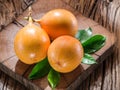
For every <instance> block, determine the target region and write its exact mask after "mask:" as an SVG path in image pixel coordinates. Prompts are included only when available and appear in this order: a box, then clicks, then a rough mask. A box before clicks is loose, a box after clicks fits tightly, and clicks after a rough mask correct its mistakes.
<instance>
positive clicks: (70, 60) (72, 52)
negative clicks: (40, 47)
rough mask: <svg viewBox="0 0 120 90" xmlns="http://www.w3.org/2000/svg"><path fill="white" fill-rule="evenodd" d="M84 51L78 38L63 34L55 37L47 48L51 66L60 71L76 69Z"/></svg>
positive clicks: (65, 71)
mask: <svg viewBox="0 0 120 90" xmlns="http://www.w3.org/2000/svg"><path fill="white" fill-rule="evenodd" d="M83 55H84V51H83V47H82V45H81V43H80V41H79V40H77V39H76V38H74V37H71V36H68V35H63V36H60V37H58V38H57V39H55V40H54V41H53V42H52V43H51V45H50V46H49V48H48V61H49V64H50V65H51V67H52V68H53V69H54V70H56V71H58V72H61V73H68V72H71V71H73V70H74V69H76V68H77V67H78V66H79V65H80V63H81V61H82V58H83Z"/></svg>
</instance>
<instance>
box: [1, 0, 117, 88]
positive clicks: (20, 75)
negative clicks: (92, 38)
mask: <svg viewBox="0 0 120 90" xmlns="http://www.w3.org/2000/svg"><path fill="white" fill-rule="evenodd" d="M55 8H64V9H67V10H69V11H71V12H72V13H73V14H74V15H75V16H76V17H77V20H78V23H79V29H86V28H88V27H91V28H92V30H93V33H94V34H101V35H104V36H105V37H106V44H105V46H104V47H103V48H102V49H100V50H99V51H97V52H96V53H94V54H93V55H92V56H93V57H94V58H95V59H96V61H97V62H98V64H94V65H86V64H81V65H79V67H78V68H77V69H75V70H74V71H72V72H70V73H66V74H61V80H60V83H59V85H58V86H57V88H56V89H57V90H75V88H76V87H77V86H78V85H80V83H81V82H82V81H83V80H85V78H87V76H88V75H89V74H90V73H92V72H93V71H94V70H95V68H96V67H97V66H99V64H100V63H102V62H103V61H104V60H105V58H106V57H107V56H108V55H110V54H111V53H112V50H113V46H114V43H115V39H114V35H113V34H112V33H110V32H109V31H107V30H106V29H105V28H103V27H102V26H100V25H99V24H98V23H96V22H94V21H92V20H91V19H89V18H86V17H84V16H82V15H81V14H80V13H79V12H77V11H74V9H73V8H72V7H70V6H69V5H67V4H66V3H64V2H63V1H62V0H47V1H43V0H38V1H37V2H35V3H34V4H33V5H32V10H33V15H32V16H33V18H36V19H38V18H41V17H42V16H43V15H44V14H45V13H46V12H47V11H49V10H52V9H55ZM27 14H28V10H26V11H25V12H24V13H23V14H22V15H20V16H19V17H18V18H17V19H16V20H15V21H14V22H13V23H11V24H9V25H8V26H7V27H5V28H4V29H3V30H2V31H1V32H0V69H1V70H2V71H3V72H5V73H6V74H8V75H9V76H11V77H12V78H14V79H15V80H17V81H19V82H20V83H22V84H23V85H25V86H26V87H27V88H28V89H29V90H44V89H45V90H50V86H49V83H48V81H47V76H45V77H43V78H41V79H37V80H28V78H27V77H28V74H29V73H30V72H31V69H32V68H33V66H34V65H26V64H24V63H22V62H20V61H19V59H18V58H17V56H16V55H15V52H14V48H13V41H14V37H15V35H16V33H17V31H18V30H20V29H21V28H22V27H23V26H24V25H26V24H27V21H25V20H24V19H23V18H24V17H25V16H27Z"/></svg>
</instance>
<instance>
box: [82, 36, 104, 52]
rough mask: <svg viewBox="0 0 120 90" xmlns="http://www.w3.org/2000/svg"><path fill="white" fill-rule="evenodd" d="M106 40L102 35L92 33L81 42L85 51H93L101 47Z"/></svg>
mask: <svg viewBox="0 0 120 90" xmlns="http://www.w3.org/2000/svg"><path fill="white" fill-rule="evenodd" d="M105 41H106V37H104V36H102V35H94V36H92V37H90V38H89V39H88V40H86V41H85V42H84V43H82V46H83V48H84V52H85V53H94V52H96V51H98V50H99V49H101V48H102V47H103V46H104V44H105Z"/></svg>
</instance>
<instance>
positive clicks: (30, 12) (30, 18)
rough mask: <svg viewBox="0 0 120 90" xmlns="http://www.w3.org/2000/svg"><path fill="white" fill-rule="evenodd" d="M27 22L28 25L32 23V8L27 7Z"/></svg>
mask: <svg viewBox="0 0 120 90" xmlns="http://www.w3.org/2000/svg"><path fill="white" fill-rule="evenodd" d="M28 21H29V23H33V19H32V7H31V6H30V7H29V13H28Z"/></svg>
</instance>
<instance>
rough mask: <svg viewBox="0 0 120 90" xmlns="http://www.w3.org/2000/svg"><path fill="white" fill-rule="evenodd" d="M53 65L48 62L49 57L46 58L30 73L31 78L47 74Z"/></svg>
mask: <svg viewBox="0 0 120 90" xmlns="http://www.w3.org/2000/svg"><path fill="white" fill-rule="evenodd" d="M50 69H51V67H50V65H49V63H48V59H47V58H45V59H44V60H42V61H40V62H39V63H37V64H36V65H35V66H34V68H33V69H32V71H31V73H30V74H29V77H28V78H29V79H37V78H41V77H43V76H45V75H47V74H48V73H49V71H50Z"/></svg>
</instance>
